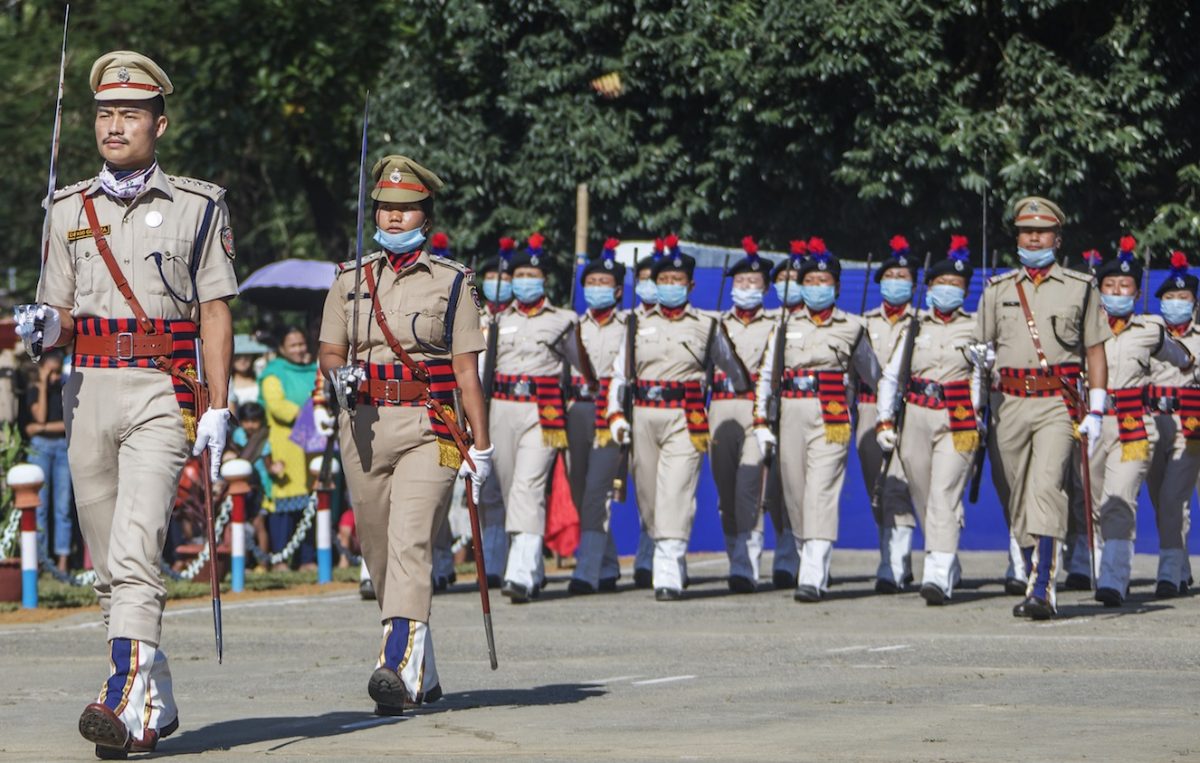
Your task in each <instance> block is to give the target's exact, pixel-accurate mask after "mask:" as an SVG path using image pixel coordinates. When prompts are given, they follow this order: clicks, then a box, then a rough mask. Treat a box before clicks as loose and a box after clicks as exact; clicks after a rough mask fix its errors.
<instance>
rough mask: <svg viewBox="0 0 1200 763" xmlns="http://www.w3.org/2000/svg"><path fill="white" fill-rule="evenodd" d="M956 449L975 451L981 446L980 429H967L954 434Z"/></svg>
mask: <svg viewBox="0 0 1200 763" xmlns="http://www.w3.org/2000/svg"><path fill="white" fill-rule="evenodd" d="M952 438H953V440H954V449H955V450H956V451H958V452H959V453H974V452H975V451H976V450H978V448H979V430H977V429H966V430H963V431H961V432H955V433H954V434H953V435H952Z"/></svg>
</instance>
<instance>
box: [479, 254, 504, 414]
mask: <svg viewBox="0 0 1200 763" xmlns="http://www.w3.org/2000/svg"><path fill="white" fill-rule="evenodd" d="M498 267H499V270H498V271H497V273H496V296H497V298H498V297H499V295H500V279H502V278H503V277H504V262H503V261H501V262H500V264H499V266H498ZM491 304H492V314H491V316H490V320H489V321H488V331H487V349H486V350H484V352H485V353H486V354H485V355H484V358H483V402H484V403H490V402H491V401H492V391H493V390H494V389H495V388H496V345H497V344H498V343H499V341H500V302H499V300H498V299H494V300H492V303H491Z"/></svg>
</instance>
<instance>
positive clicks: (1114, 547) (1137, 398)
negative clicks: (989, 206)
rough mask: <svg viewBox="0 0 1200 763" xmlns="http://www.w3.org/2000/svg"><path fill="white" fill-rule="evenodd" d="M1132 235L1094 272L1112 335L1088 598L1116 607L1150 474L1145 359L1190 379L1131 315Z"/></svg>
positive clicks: (1135, 286)
mask: <svg viewBox="0 0 1200 763" xmlns="http://www.w3.org/2000/svg"><path fill="white" fill-rule="evenodd" d="M1134 244H1135V242H1134V240H1133V237H1132V236H1125V237H1123V238H1122V239H1121V251H1120V252H1119V253H1118V255H1117V256H1116V258H1114V259H1111V260H1109V261H1108V262H1106V263H1105V264H1104V265H1102V266H1101V267H1100V268H1099V269H1097V271H1096V280H1097V281H1098V282H1099V285H1100V302H1101V305H1102V306H1103V307H1104V311H1105V313H1107V314H1108V324H1109V327H1110V328H1111V329H1112V332H1113V336H1112V337H1110V338H1109V339H1108V340H1106V341H1105V342H1104V350H1105V353H1106V356H1107V360H1108V372H1109V373H1108V382H1109V391H1108V401H1109V404H1108V406H1107V408H1106V409H1105V411H1104V424H1103V426H1102V428H1101V430H1100V438H1099V439H1100V442H1099V444H1098V446H1097V447H1096V450H1095V453H1094V454H1092V456H1091V459H1090V461H1091V463H1090V464H1089V465H1090V467H1091V478H1092V484H1091V487H1092V506H1091V511H1092V516H1093V518H1094V519H1095V521H1096V523H1097V525H1096V528H1097V531H1098V535H1099V536H1100V538H1101V540H1103V543H1104V545H1103V548H1102V549H1100V548H1098V549H1097V556H1098V557H1099V562H1100V564H1099V568H1100V574H1099V577H1098V579H1097V581H1096V600H1097V601H1100V602H1103V603H1104V606H1106V607H1118V606H1120V605H1121V604H1122V603H1123V602H1124V600H1125V593H1126V591H1127V589H1128V588H1129V580H1130V577H1131V576H1132V573H1133V536H1134V531H1135V529H1136V526H1137V500H1138V493H1139V492H1141V489H1142V482H1143V481H1144V480H1145V479H1146V474H1147V473H1148V472H1149V470H1150V451H1151V449H1152V448H1153V447H1154V444H1155V442H1156V441H1157V440H1158V430H1157V428H1156V426H1155V419H1154V417H1152V416H1146V412H1145V408H1144V402H1143V401H1144V399H1145V387H1146V384H1147V383H1148V382H1149V381H1150V375H1149V370H1150V362H1151V359H1154V360H1158V361H1161V362H1164V363H1168V364H1170V365H1172V366H1174V367H1175V368H1177V369H1178V370H1179V371H1180V372H1182V373H1185V374H1188V375H1191V374H1192V373H1193V368H1192V366H1193V361H1192V356H1191V354H1190V353H1189V352H1188V351H1187V349H1186V348H1184V346H1183V345H1182V344H1180V343H1179V342H1177V341H1175V339H1173V338H1172V337H1171V336H1169V335H1168V334H1167V332H1166V328H1165V327H1164V326H1163V325H1162V324H1161V323H1159V322H1158V321H1154V320H1148V319H1146V318H1144V317H1142V316H1138V315H1134V312H1133V311H1134V307H1135V306H1136V304H1137V297H1138V291H1139V290H1140V289H1139V287H1140V285H1141V283H1142V266H1141V263H1140V262H1139V260H1138V258H1137V257H1136V256H1135V255H1134V251H1133V247H1134Z"/></svg>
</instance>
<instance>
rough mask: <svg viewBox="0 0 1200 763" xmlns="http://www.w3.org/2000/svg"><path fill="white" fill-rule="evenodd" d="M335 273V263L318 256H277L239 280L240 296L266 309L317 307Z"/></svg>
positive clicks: (312, 308)
mask: <svg viewBox="0 0 1200 763" xmlns="http://www.w3.org/2000/svg"><path fill="white" fill-rule="evenodd" d="M336 277H337V265H336V264H334V263H332V262H323V261H320V260H295V259H292V260H280V261H279V262H272V263H271V264H269V265H264V266H263V267H261V268H259V269H258V270H256V271H254V272H253V273H251V274H250V277H249V278H247V279H246V280H245V281H243V282H242V287H241V293H240V294H239V296H240V297H241V298H242V299H244V300H246V301H247V302H250V303H252V304H255V305H258V306H259V307H263V308H266V309H268V310H303V311H316V310H320V309H321V305H323V304H324V303H325V294H326V293H327V292H328V291H329V287H331V286H333V281H334V278H336Z"/></svg>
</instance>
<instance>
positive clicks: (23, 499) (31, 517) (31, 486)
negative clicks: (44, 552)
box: [5, 464, 46, 609]
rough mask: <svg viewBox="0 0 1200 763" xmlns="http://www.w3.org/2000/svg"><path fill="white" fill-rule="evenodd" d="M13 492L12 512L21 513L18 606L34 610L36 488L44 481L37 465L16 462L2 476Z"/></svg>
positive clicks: (36, 541) (36, 557) (36, 552)
mask: <svg viewBox="0 0 1200 763" xmlns="http://www.w3.org/2000/svg"><path fill="white" fill-rule="evenodd" d="M5 478H6V480H7V482H8V486H9V487H10V488H12V491H13V497H14V500H13V506H14V509H13V511H19V512H21V606H22V607H24V608H25V609H36V608H37V605H38V538H37V509H38V506H39V505H40V504H41V500H39V498H38V491H39V490H41V489H42V485H43V484H44V483H45V482H46V475H45V473H44V472H43V471H42V468H41V467H40V466H35V465H33V464H17V465H16V466H14V467H13V468H11V469H9V470H8V474H7V475H5Z"/></svg>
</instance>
